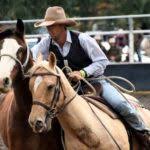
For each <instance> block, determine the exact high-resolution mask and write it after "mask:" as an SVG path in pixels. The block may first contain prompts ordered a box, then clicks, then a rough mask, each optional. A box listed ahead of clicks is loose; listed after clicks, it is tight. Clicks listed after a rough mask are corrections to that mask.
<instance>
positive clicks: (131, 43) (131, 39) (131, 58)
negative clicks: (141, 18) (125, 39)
mask: <svg viewBox="0 0 150 150" xmlns="http://www.w3.org/2000/svg"><path fill="white" fill-rule="evenodd" d="M128 22H129V62H134V34H133V18H131V17H129V18H128Z"/></svg>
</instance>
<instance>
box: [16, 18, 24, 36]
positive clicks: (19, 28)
mask: <svg viewBox="0 0 150 150" xmlns="http://www.w3.org/2000/svg"><path fill="white" fill-rule="evenodd" d="M16 31H17V33H19V34H20V35H21V36H24V23H23V21H22V20H21V19H17V24H16Z"/></svg>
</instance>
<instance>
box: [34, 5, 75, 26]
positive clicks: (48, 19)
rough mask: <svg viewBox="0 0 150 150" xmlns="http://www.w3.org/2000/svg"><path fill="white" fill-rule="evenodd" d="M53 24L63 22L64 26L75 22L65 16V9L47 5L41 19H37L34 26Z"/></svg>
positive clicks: (72, 24) (73, 24)
mask: <svg viewBox="0 0 150 150" xmlns="http://www.w3.org/2000/svg"><path fill="white" fill-rule="evenodd" d="M55 24H64V25H66V26H75V25H76V24H77V23H76V22H75V21H74V20H71V19H68V18H66V15H65V11H64V9H63V8H62V7H59V6H53V7H48V8H47V10H46V13H45V17H44V20H43V21H38V22H36V23H35V24H34V27H44V26H45V27H46V26H51V25H55Z"/></svg>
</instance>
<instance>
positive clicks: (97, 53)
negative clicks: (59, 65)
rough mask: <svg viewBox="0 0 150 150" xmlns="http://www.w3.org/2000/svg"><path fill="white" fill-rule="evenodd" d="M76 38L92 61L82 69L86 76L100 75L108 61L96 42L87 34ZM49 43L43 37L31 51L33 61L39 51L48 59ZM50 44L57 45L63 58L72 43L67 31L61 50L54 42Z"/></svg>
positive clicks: (49, 39)
mask: <svg viewBox="0 0 150 150" xmlns="http://www.w3.org/2000/svg"><path fill="white" fill-rule="evenodd" d="M78 38H79V41H80V45H81V47H82V48H83V50H84V51H85V53H87V55H88V56H89V58H90V59H91V60H92V64H90V65H89V66H87V67H85V68H83V69H84V70H85V71H86V72H87V75H88V76H90V75H93V76H94V77H97V76H100V75H102V74H103V73H104V70H105V68H106V66H107V65H108V64H109V61H108V59H107V57H106V56H105V54H104V53H103V51H102V50H101V48H100V47H99V45H98V44H97V42H96V40H95V39H93V38H92V37H90V36H89V35H88V34H87V33H80V34H79V37H78ZM50 41H51V37H50V36H48V37H45V38H43V39H42V40H41V41H40V42H39V43H38V44H37V45H35V46H34V47H33V48H32V49H31V51H32V53H33V59H34V60H36V57H37V54H38V52H39V51H41V53H42V54H43V56H44V59H47V58H48V55H49V45H50ZM52 42H53V44H55V45H57V47H58V49H59V51H60V53H61V54H62V56H64V57H65V56H66V55H67V54H68V53H69V50H70V47H71V43H72V39H71V35H70V31H68V30H67V38H66V42H65V43H64V45H63V48H61V47H60V46H59V45H58V44H57V43H56V42H55V41H52Z"/></svg>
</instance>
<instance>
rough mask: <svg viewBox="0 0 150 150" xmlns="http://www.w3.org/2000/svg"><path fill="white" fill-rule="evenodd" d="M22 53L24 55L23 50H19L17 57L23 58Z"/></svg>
mask: <svg viewBox="0 0 150 150" xmlns="http://www.w3.org/2000/svg"><path fill="white" fill-rule="evenodd" d="M22 53H23V48H19V50H18V52H17V55H18V57H19V58H21V56H22Z"/></svg>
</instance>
